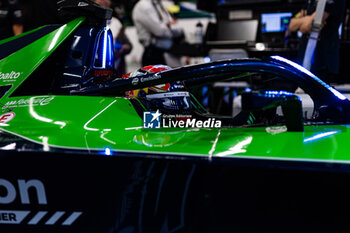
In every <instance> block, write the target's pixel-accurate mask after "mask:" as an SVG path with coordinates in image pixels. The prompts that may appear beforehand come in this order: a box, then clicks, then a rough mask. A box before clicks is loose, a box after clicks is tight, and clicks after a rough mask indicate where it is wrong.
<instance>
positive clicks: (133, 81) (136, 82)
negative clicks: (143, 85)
mask: <svg viewBox="0 0 350 233" xmlns="http://www.w3.org/2000/svg"><path fill="white" fill-rule="evenodd" d="M139 82H140V79H139V78H134V79H133V80H132V81H131V84H132V85H134V86H136V85H137V84H139Z"/></svg>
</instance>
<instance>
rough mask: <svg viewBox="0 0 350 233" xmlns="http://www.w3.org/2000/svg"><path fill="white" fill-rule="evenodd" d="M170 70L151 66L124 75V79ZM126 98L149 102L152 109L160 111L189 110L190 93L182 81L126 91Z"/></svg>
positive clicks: (163, 66) (161, 66) (165, 67)
mask: <svg viewBox="0 0 350 233" xmlns="http://www.w3.org/2000/svg"><path fill="white" fill-rule="evenodd" d="M166 70H171V68H170V67H169V66H166V65H151V66H145V67H143V68H140V69H138V70H136V71H134V72H131V73H128V74H125V75H124V76H123V78H124V79H127V78H133V77H136V76H141V75H146V74H149V73H157V72H161V71H166ZM125 95H126V96H127V97H139V98H143V99H145V100H147V101H149V102H151V104H152V107H154V108H156V109H162V110H185V111H186V110H190V109H191V98H190V93H189V92H188V91H186V88H185V84H184V82H182V81H176V82H171V83H165V84H160V85H156V86H151V87H147V88H143V89H138V90H132V91H127V92H126V93H125Z"/></svg>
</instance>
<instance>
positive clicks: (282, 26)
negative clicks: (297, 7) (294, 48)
mask: <svg viewBox="0 0 350 233" xmlns="http://www.w3.org/2000/svg"><path fill="white" fill-rule="evenodd" d="M292 15H293V14H292V13H291V12H282V13H281V12H279V13H264V14H261V24H260V26H261V33H271V32H285V31H286V30H287V29H288V25H289V22H290V19H291V18H292Z"/></svg>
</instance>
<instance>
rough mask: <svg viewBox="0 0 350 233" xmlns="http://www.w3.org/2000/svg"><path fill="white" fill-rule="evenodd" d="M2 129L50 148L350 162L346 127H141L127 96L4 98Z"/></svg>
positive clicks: (141, 123) (46, 148)
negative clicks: (5, 116) (298, 129)
mask: <svg viewBox="0 0 350 233" xmlns="http://www.w3.org/2000/svg"><path fill="white" fill-rule="evenodd" d="M9 111H10V112H14V113H15V117H14V118H13V119H12V120H11V121H9V122H7V123H6V124H1V125H0V126H1V128H3V130H5V131H7V132H11V133H14V134H16V135H19V136H21V137H24V138H26V139H29V140H31V141H34V142H37V143H40V144H42V145H43V149H44V150H50V147H56V148H71V149H73V148H74V149H83V150H87V151H88V150H101V151H103V150H104V149H105V148H110V149H111V150H113V151H136V152H146V153H160V154H179V155H192V156H204V157H207V158H210V157H236V158H263V159H278V160H303V161H307V160H311V161H315V160H317V161H329V162H335V161H338V162H350V154H349V147H348V143H347V141H348V138H349V137H350V135H349V131H348V126H306V127H305V132H303V133H299V132H286V128H285V127H268V128H265V127H262V128H245V129H243V128H221V129H194V128H187V129H184V128H183V129H181V128H162V129H143V128H142V125H143V121H142V118H141V117H140V116H139V115H138V114H137V113H136V111H135V110H134V107H133V106H132V105H131V103H130V101H129V100H128V99H126V98H112V97H84V96H36V97H13V98H8V101H7V102H6V103H5V107H3V108H2V113H3V114H5V113H7V112H9Z"/></svg>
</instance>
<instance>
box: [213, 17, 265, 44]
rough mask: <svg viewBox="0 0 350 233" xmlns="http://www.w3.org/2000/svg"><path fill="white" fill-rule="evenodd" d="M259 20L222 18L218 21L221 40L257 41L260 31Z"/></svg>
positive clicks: (218, 36)
mask: <svg viewBox="0 0 350 233" xmlns="http://www.w3.org/2000/svg"><path fill="white" fill-rule="evenodd" d="M258 25H259V23H258V20H255V19H254V20H237V21H231V20H222V21H219V22H218V30H217V32H218V35H217V40H219V41H255V40H256V35H257V32H258Z"/></svg>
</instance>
